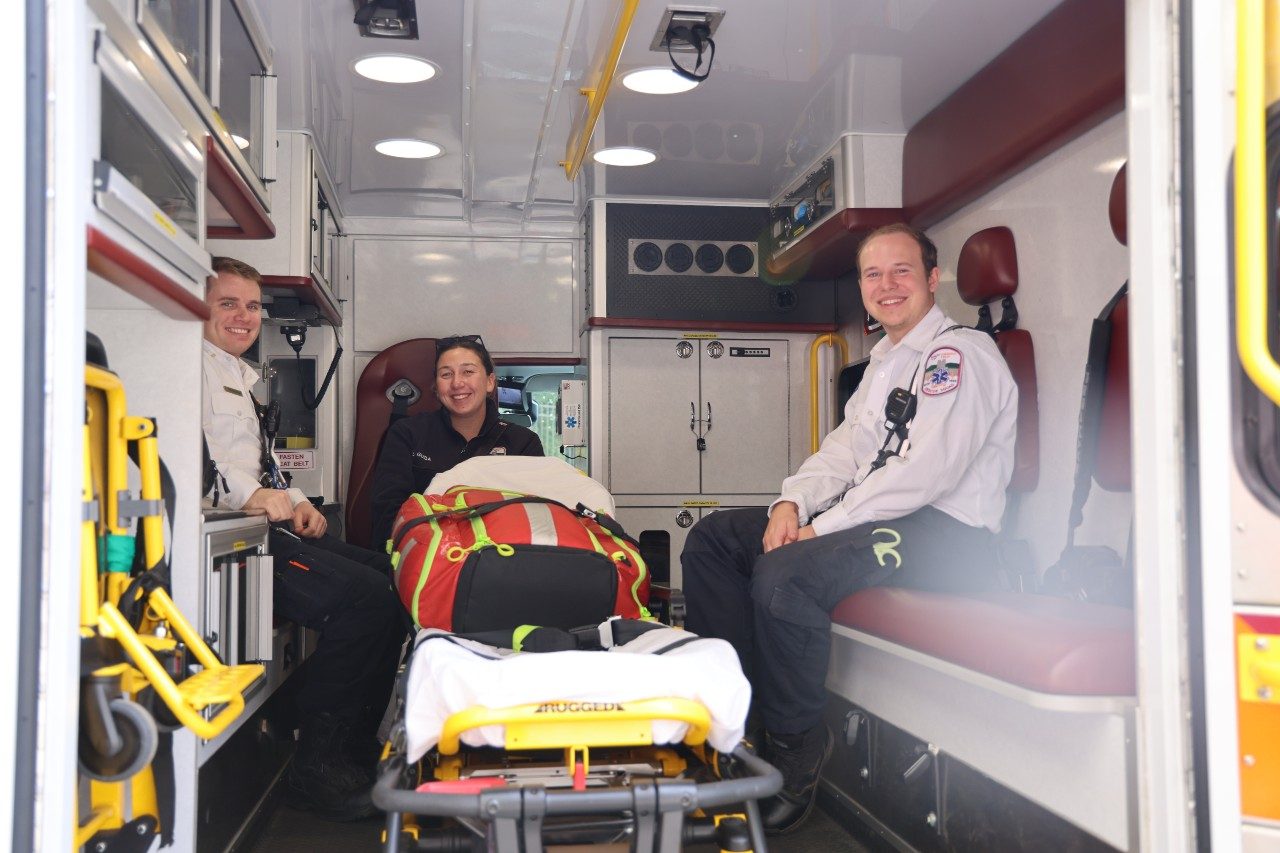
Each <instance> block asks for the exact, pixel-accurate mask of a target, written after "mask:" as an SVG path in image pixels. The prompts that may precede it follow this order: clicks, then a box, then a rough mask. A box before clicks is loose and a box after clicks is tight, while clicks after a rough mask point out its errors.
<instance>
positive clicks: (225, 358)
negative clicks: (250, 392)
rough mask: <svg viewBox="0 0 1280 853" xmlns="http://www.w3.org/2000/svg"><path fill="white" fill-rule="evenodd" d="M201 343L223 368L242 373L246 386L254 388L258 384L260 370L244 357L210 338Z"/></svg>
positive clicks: (205, 350)
mask: <svg viewBox="0 0 1280 853" xmlns="http://www.w3.org/2000/svg"><path fill="white" fill-rule="evenodd" d="M201 343H203V344H204V352H205V355H207V356H209V357H210V358H212V359H213V360H214V363H215V364H217V365H219V366H220V367H222V369H223V370H227V371H230V372H238V373H239V374H240V376H241V378H243V379H244V387H245V388H252V387H253V386H254V385H257V384H258V379H259V378H260V377H259V376H258V372H257V371H256V370H254V369H253V368H252V367H250V366H249V365H248V364H247V363H245V360H244V359H242V358H240V357H238V356H234V355H232V354H231V353H229V352H227V351H226V350H224V349H222V348H221V347H219V346H217V345H216V344H213V343H211V342H209V341H208V340H204V341H202V342H201Z"/></svg>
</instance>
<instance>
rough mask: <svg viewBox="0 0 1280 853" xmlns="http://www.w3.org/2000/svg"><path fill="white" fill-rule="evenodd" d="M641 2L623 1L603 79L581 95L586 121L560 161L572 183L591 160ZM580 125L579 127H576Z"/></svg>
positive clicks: (571, 133)
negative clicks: (591, 148) (590, 148)
mask: <svg viewBox="0 0 1280 853" xmlns="http://www.w3.org/2000/svg"><path fill="white" fill-rule="evenodd" d="M639 5H640V0H622V14H621V15H620V16H619V17H618V26H617V27H616V28H615V29H614V31H613V41H612V43H610V45H609V52H608V54H606V55H605V60H604V67H603V68H601V69H600V79H599V80H598V81H597V82H596V85H595V86H584V87H583V88H581V89H579V90H578V92H579V93H580V94H582V95H585V96H586V98H587V113H586V121H585V122H584V123H583V125H582V127H581V129H579V128H576V127H575V128H574V131H571V132H570V133H569V144H568V146H567V147H566V148H565V152H564V156H565V159H564V160H561V161H560V165H561V166H564V174H565V177H567V178H568V179H569V180H571V181H572V180H573V179H574V178H576V177H577V176H578V170H579V169H581V168H582V161H583V159H584V158H585V157H586V156H587V146H588V145H590V144H591V136H592V134H594V133H595V132H596V122H597V121H598V120H599V118H600V111H601V110H602V109H604V102H605V99H606V98H608V97H609V87H610V86H612V85H613V75H614V72H616V71H617V70H618V58H619V57H621V56H622V46H623V45H625V44H626V43H627V35H628V34H629V33H630V32H631V21H632V20H633V19H634V18H635V16H636V7H637V6H639ZM575 124H576V123H575Z"/></svg>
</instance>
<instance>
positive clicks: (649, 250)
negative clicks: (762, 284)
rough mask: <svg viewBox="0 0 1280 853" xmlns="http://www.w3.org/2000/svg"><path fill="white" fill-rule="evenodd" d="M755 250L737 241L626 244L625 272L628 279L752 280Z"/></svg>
mask: <svg viewBox="0 0 1280 853" xmlns="http://www.w3.org/2000/svg"><path fill="white" fill-rule="evenodd" d="M758 256H759V248H758V246H757V244H756V243H754V242H745V241H740V240H708V241H702V242H688V241H684V240H641V239H631V240H628V241H627V272H628V273H630V274H631V275H681V276H688V275H696V276H713V275H714V276H730V277H742V278H755V277H756V276H757V275H758V274H759V270H758V268H757V258H758Z"/></svg>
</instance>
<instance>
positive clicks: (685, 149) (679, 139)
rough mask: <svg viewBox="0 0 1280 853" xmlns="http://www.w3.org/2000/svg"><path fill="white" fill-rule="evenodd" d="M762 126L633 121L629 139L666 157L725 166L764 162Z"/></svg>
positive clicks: (738, 123) (633, 143)
mask: <svg viewBox="0 0 1280 853" xmlns="http://www.w3.org/2000/svg"><path fill="white" fill-rule="evenodd" d="M763 137H764V133H763V130H762V129H761V127H760V125H758V124H754V123H751V122H745V121H717V120H714V119H708V120H706V121H632V122H627V139H628V142H629V144H631V145H634V146H636V147H637V148H647V149H648V150H650V151H654V152H656V153H657V154H658V155H660V156H661V157H662V159H663V160H680V161H687V162H690V163H722V164H724V165H738V166H758V165H760V140H761V139H762V138H763Z"/></svg>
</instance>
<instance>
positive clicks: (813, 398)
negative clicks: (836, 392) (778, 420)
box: [809, 332, 849, 453]
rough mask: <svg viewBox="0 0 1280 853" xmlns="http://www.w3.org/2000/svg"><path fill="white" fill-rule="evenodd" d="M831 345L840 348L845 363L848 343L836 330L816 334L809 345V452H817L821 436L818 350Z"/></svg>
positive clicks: (847, 355) (841, 360)
mask: <svg viewBox="0 0 1280 853" xmlns="http://www.w3.org/2000/svg"><path fill="white" fill-rule="evenodd" d="M824 344H830V345H831V346H833V347H835V348H837V349H838V350H840V364H846V363H848V361H849V344H848V343H846V342H845V339H844V335H841V334H837V333H836V332H827V333H826V334H825V335H818V337H816V338H814V339H813V343H812V344H810V345H809V452H810V453H817V452H818V442H819V441H820V440H821V438H822V436H820V435H818V396H819V390H820V389H819V388H818V350H819V349H820V348H821V347H822V346H823V345H824Z"/></svg>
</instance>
